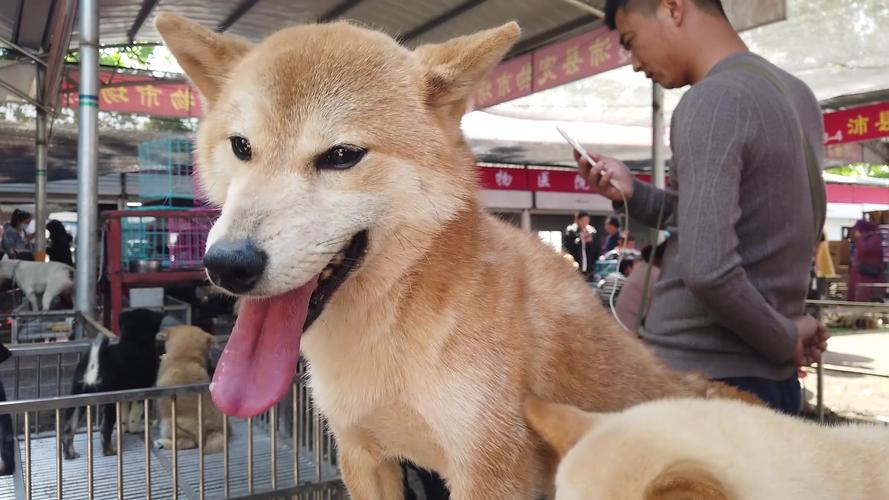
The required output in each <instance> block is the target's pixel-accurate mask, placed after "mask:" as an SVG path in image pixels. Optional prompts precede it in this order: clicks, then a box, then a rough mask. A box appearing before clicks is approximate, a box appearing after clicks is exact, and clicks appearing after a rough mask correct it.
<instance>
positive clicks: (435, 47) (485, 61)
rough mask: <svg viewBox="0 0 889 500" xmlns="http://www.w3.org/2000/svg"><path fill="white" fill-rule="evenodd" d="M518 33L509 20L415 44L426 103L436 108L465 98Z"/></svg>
mask: <svg viewBox="0 0 889 500" xmlns="http://www.w3.org/2000/svg"><path fill="white" fill-rule="evenodd" d="M520 34H521V29H519V25H518V24H517V23H515V22H511V23H506V24H504V25H503V26H500V27H499V28H493V29H489V30H485V31H479V32H478V33H475V34H472V35H467V36H461V37H458V38H453V39H451V40H448V41H447V42H444V43H437V44H430V45H422V46H420V47H417V49H416V50H414V54H415V55H416V56H417V58H419V60H420V62H421V63H422V64H423V65H424V66H425V74H424V77H423V85H424V87H425V88H424V89H423V90H424V93H425V97H426V103H427V104H428V105H430V106H431V107H435V108H438V107H444V106H447V105H450V104H454V103H456V102H459V101H463V100H466V99H467V98H468V97H469V96H470V95H471V94H472V92H473V90H474V89H475V86H476V84H478V82H479V81H481V80H482V78H484V77H485V75H487V74H488V72H489V71H491V70H492V69H494V67H495V66H497V64H499V63H500V61H501V60H502V59H503V56H505V55H506V52H507V51H509V49H510V47H512V46H513V44H514V43H515V42H516V40H518V39H519V35H520Z"/></svg>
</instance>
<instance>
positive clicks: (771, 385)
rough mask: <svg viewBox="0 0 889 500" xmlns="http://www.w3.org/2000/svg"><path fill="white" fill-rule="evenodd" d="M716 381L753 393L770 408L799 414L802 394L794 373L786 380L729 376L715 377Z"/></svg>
mask: <svg viewBox="0 0 889 500" xmlns="http://www.w3.org/2000/svg"><path fill="white" fill-rule="evenodd" d="M717 381H718V382H723V383H725V384H728V385H730V386H732V387H737V388H738V389H741V390H742V391H747V392H750V393H753V394H755V395H756V396H757V397H759V399H761V400H763V402H764V403H766V404H767V405H768V406H769V407H770V408H773V409H775V410H778V411H780V412H782V413H786V414H788V415H799V412H800V410H801V409H802V406H803V396H802V392H801V390H800V385H799V379H798V378H797V376H796V375H794V376H792V377H790V378H789V379H787V380H769V379H765V378H757V377H731V378H721V379H717Z"/></svg>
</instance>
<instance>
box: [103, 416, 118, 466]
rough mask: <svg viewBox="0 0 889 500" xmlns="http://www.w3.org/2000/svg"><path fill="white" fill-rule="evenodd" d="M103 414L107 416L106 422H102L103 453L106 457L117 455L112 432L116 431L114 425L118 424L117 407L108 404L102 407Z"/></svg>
mask: <svg viewBox="0 0 889 500" xmlns="http://www.w3.org/2000/svg"><path fill="white" fill-rule="evenodd" d="M102 412H103V413H104V415H105V418H104V420H102V453H103V454H104V455H105V456H106V457H108V456H111V455H117V447H116V446H114V443H112V442H111V432H112V431H113V429H114V424H115V423H117V411H116V408H115V405H113V404H108V405H104V406H102Z"/></svg>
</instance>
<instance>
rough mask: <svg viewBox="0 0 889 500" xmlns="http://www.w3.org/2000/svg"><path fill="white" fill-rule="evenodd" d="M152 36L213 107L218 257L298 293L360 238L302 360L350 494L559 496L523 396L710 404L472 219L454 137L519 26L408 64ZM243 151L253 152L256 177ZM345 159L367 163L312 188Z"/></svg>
mask: <svg viewBox="0 0 889 500" xmlns="http://www.w3.org/2000/svg"><path fill="white" fill-rule="evenodd" d="M156 26H157V28H158V30H159V31H160V33H161V35H162V36H163V38H164V40H165V42H166V43H167V46H168V47H169V48H170V50H171V51H172V52H173V54H174V55H175V57H176V58H177V59H178V61H179V63H180V64H181V65H182V67H183V69H184V70H185V72H186V73H187V74H188V76H189V77H190V78H191V80H192V81H193V82H194V84H195V85H196V86H197V88H198V89H199V91H200V93H201V94H202V95H203V97H204V99H205V101H206V103H207V106H206V107H205V109H206V115H205V117H204V119H203V121H202V123H201V126H200V129H199V131H198V141H197V151H198V155H199V159H198V163H199V164H200V166H201V167H200V169H199V177H200V180H201V183H202V185H203V186H204V189H205V192H206V193H207V194H208V196H209V198H210V200H212V201H213V202H214V203H216V204H218V205H220V206H221V207H222V214H221V216H220V218H219V220H218V221H217V222H216V224H215V225H214V227H213V229H212V230H211V232H210V236H209V238H208V245H211V244H212V243H214V242H216V241H219V240H223V239H224V240H239V239H243V238H247V237H249V238H250V239H251V240H252V241H253V242H254V243H255V244H256V245H257V246H258V247H259V248H261V249H262V250H263V251H264V252H265V253H266V254H267V255H268V263H267V266H266V271H265V273H264V275H263V276H262V278H261V279H260V280H259V281H258V282H257V284H256V286H255V288H254V289H253V290H251V292H250V295H252V296H273V295H278V294H281V293H284V292H287V291H289V290H292V289H294V288H296V287H299V286H302V285H303V284H304V283H306V282H308V281H309V280H311V279H313V277H314V276H315V275H317V274H318V273H319V272H320V271H321V269H322V268H323V267H324V266H325V265H327V263H328V261H329V260H330V258H331V255H332V254H333V253H336V252H337V251H338V250H339V249H341V248H342V246H343V245H345V244H346V242H348V241H349V239H350V238H351V237H352V236H353V235H354V234H355V233H356V232H358V231H362V230H368V232H369V248H368V251H367V254H366V255H365V257H364V260H363V262H362V263H361V265H360V267H359V268H358V269H357V270H355V271H353V273H352V275H351V277H350V278H349V279H348V280H347V281H346V282H345V283H344V284H343V285H342V286H341V287H340V288H339V290H338V291H337V292H336V294H335V295H334V296H333V298H332V299H331V301H330V302H329V303H328V304H327V306H326V309H324V312H323V313H322V314H321V316H320V317H319V318H318V320H317V321H316V322H315V323H314V324H313V325H312V326H311V327H310V328H309V330H308V331H306V332H305V333H304V336H303V339H302V344H301V349H302V354H303V355H304V356H305V357H306V359H308V361H309V362H310V369H309V373H310V379H311V385H312V387H313V389H314V395H315V398H316V401H317V403H318V405H319V406H320V408H321V409H322V410H323V412H324V414H325V415H326V416H327V418H328V421H329V424H330V428H331V429H332V430H333V432H334V433H335V435H336V438H337V441H338V444H339V449H340V450H341V455H340V456H341V466H342V472H343V476H344V479H345V481H346V483H347V485H348V488H349V491H350V493H351V495H352V498H354V499H356V500H369V499H386V500H395V499H399V498H402V481H401V471H400V469H399V467H398V460H399V459H400V458H407V459H409V460H411V461H413V462H414V463H416V464H418V465H420V466H422V467H424V468H428V469H432V470H435V471H437V472H439V473H440V474H441V475H442V476H443V477H444V478H445V479H446V480H447V482H448V485H449V487H450V488H451V492H452V496H453V498H455V499H458V500H470V499H478V500H498V499H528V498H531V496H532V491H533V490H535V489H542V490H547V489H549V487H550V485H551V474H552V472H553V470H554V457H552V456H549V455H548V453H547V452H546V448H545V447H544V445H543V444H542V443H541V442H539V441H538V440H537V439H536V438H534V437H533V435H532V434H531V433H530V431H529V430H528V428H527V427H526V426H525V423H524V419H523V417H522V401H523V400H524V398H525V397H526V396H527V395H529V394H534V395H537V396H539V397H545V398H549V399H552V400H556V401H562V402H570V403H573V404H576V405H579V406H581V407H583V408H586V409H597V410H603V411H609V410H620V409H623V408H626V407H627V406H630V405H633V404H636V403H639V402H642V401H646V400H650V399H654V398H659V397H663V396H695V395H699V396H704V395H705V394H706V393H707V391H708V390H710V387H709V386H708V384H707V383H706V382H702V381H701V380H700V379H695V380H693V378H692V377H684V376H682V375H680V374H676V373H673V372H670V371H668V370H667V369H666V368H665V367H664V365H662V364H661V363H660V362H659V361H658V360H656V359H655V357H654V356H653V355H652V354H651V353H650V352H649V351H648V350H647V349H646V348H645V347H644V346H643V345H642V343H641V342H640V341H639V340H637V339H636V338H635V337H633V336H632V335H630V334H627V333H626V332H624V331H622V330H621V329H620V328H619V327H618V326H617V325H616V324H615V322H614V321H613V320H612V318H611V317H610V315H609V314H608V313H607V312H606V311H605V310H604V309H603V308H602V307H601V306H600V305H598V304H597V299H596V297H595V296H594V295H593V294H592V292H591V291H590V290H589V288H588V287H587V286H586V284H585V283H584V282H583V281H582V280H581V278H580V277H579V276H578V275H577V273H576V272H575V271H573V270H572V269H571V268H570V266H566V265H565V262H564V259H562V257H560V256H559V255H558V254H556V253H554V252H552V250H551V249H549V248H547V247H545V246H544V245H543V244H541V243H540V242H539V241H538V240H537V239H536V238H535V237H534V236H532V235H530V234H526V233H523V232H521V231H520V230H518V229H516V228H513V227H510V226H508V225H507V224H504V223H501V222H498V221H497V220H496V219H495V218H494V217H492V216H490V215H488V214H486V213H485V211H484V209H483V207H482V206H481V205H480V203H479V201H478V199H477V179H476V173H475V169H474V166H473V163H474V161H473V158H472V155H471V152H470V150H469V147H468V146H467V144H466V142H465V140H464V139H463V136H462V134H461V132H460V127H459V125H460V119H461V117H462V115H463V114H464V113H465V112H466V110H467V109H468V107H469V99H470V96H471V95H472V93H473V91H474V88H475V85H476V84H477V82H479V81H480V80H481V79H482V78H483V76H484V75H485V74H486V73H487V72H488V71H489V70H490V69H491V68H493V67H494V66H495V65H496V64H497V63H498V62H499V61H500V59H501V58H502V57H503V55H504V54H505V53H506V52H507V50H508V49H509V48H510V46H511V45H512V44H513V43H514V42H515V41H516V39H517V38H518V36H519V28H518V26H517V25H516V24H515V23H510V24H506V25H504V26H502V27H500V28H496V29H492V30H488V31H483V32H480V33H477V34H475V35H471V36H467V37H461V38H457V39H454V40H451V41H449V42H447V43H444V44H439V45H423V46H421V47H419V48H417V49H415V50H413V51H411V50H408V49H406V48H404V47H401V46H399V45H398V44H397V43H396V42H395V41H393V40H392V39H391V38H390V37H389V36H387V35H384V34H382V33H379V32H375V31H371V30H367V29H362V28H359V27H356V26H353V25H350V24H347V23H331V24H323V25H309V26H298V27H294V28H290V29H286V30H283V31H281V32H278V33H277V34H274V35H272V36H271V37H269V38H268V39H266V40H265V41H263V42H262V43H261V44H259V45H256V46H254V45H252V44H250V43H249V42H246V41H244V40H240V39H237V38H232V37H228V36H223V35H219V34H217V33H214V32H212V31H210V30H207V29H205V28H202V27H200V26H198V25H196V24H194V23H191V22H189V21H187V20H185V19H182V18H179V17H176V16H173V15H169V14H163V15H160V16H158V18H157V21H156ZM233 135H241V136H244V137H247V138H249V140H250V142H251V145H252V154H253V156H252V159H251V160H250V161H249V162H245V161H241V160H238V159H237V158H236V157H235V156H234V155H233V154H232V150H231V145H230V142H229V137H230V136H233ZM335 144H354V145H357V146H360V147H363V148H366V149H367V150H368V153H367V155H366V156H364V158H363V159H362V160H361V162H360V163H358V164H357V165H356V166H354V167H353V168H351V169H349V170H344V171H319V170H316V169H315V168H314V165H313V163H314V158H316V157H317V156H318V155H320V154H322V153H323V152H324V151H326V150H328V148H330V147H331V146H332V145H335Z"/></svg>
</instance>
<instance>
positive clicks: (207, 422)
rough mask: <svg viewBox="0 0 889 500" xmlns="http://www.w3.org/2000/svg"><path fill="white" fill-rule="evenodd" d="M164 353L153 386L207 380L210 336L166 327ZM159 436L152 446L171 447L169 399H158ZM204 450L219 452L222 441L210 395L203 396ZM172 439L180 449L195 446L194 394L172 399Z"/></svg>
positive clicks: (196, 330)
mask: <svg viewBox="0 0 889 500" xmlns="http://www.w3.org/2000/svg"><path fill="white" fill-rule="evenodd" d="M166 334H167V342H166V350H167V352H166V354H165V355H164V356H163V359H161V365H160V370H159V371H158V376H157V386H158V387H163V386H171V385H184V384H201V383H207V382H209V381H210V376H209V375H208V374H207V358H208V356H209V354H210V347H212V345H213V336H212V335H210V334H209V333H207V332H205V331H203V330H201V329H200V328H198V327H195V326H188V325H183V326H174V327H171V328H168V329H167V330H166ZM159 406H160V421H161V437H160V439H158V440H156V441H155V446H157V447H158V448H163V449H172V448H173V440H172V437H173V436H172V410H171V408H170V399H169V398H164V399H161V400H160V405H159ZM202 410H203V415H202V417H203V418H202V420H203V433H204V453H219V452H221V451H222V449H223V447H224V445H225V441H224V437H223V436H224V434H223V427H222V425H223V416H222V412H220V411H219V410H218V409H217V408H216V406H215V405H214V404H213V403H212V402H211V401H210V398H208V397H204V398H203V405H202ZM176 433H177V435H176V441H177V448H178V449H180V450H184V449H189V448H197V447H198V397H197V395H192V396H180V397H178V398H176Z"/></svg>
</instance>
